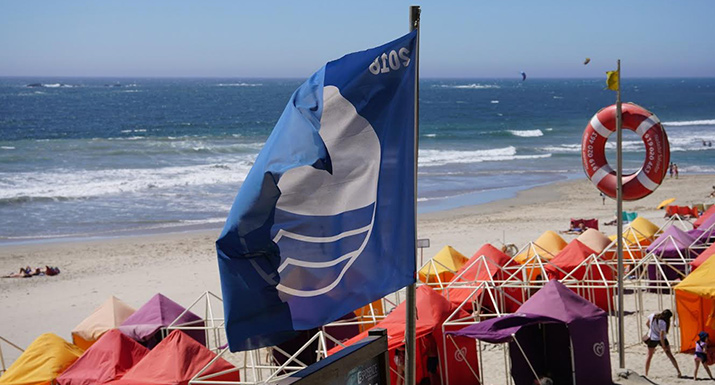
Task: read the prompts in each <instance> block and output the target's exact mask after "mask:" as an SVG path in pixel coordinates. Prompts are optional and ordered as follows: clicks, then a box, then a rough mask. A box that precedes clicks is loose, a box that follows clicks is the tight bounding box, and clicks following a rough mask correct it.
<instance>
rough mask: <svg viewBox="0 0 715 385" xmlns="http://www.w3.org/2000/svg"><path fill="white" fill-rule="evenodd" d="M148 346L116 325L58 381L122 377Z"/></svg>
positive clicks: (87, 383)
mask: <svg viewBox="0 0 715 385" xmlns="http://www.w3.org/2000/svg"><path fill="white" fill-rule="evenodd" d="M147 353H149V349H147V348H145V347H143V346H141V345H140V344H139V343H138V342H136V341H134V340H133V339H131V338H129V337H127V336H126V335H124V334H123V333H122V332H120V331H119V330H117V329H113V330H110V331H108V332H106V333H104V334H103V335H102V337H100V338H99V340H97V341H96V343H94V344H93V345H92V346H91V347H90V348H89V349H87V351H85V352H84V354H83V355H82V357H80V358H79V359H78V360H77V361H75V363H74V364H72V366H70V367H69V368H68V369H67V370H65V372H64V373H62V374H61V375H60V376H59V377H57V383H58V384H59V385H99V384H106V383H108V382H110V381H113V380H117V379H120V378H122V376H124V374H125V373H126V372H127V371H128V370H129V369H131V368H132V367H133V366H134V365H136V364H137V363H139V361H141V360H142V358H144V356H146V355H147Z"/></svg>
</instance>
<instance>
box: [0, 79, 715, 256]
mask: <svg viewBox="0 0 715 385" xmlns="http://www.w3.org/2000/svg"><path fill="white" fill-rule="evenodd" d="M301 82H302V81H301V80H297V79H126V78H123V79H100V78H79V79H73V78H0V241H4V242H18V241H27V240H38V239H47V238H56V237H67V236H71V237H87V236H112V235H121V234H125V233H127V232H129V233H145V232H147V231H176V230H178V229H184V228H187V227H192V226H193V227H197V226H198V227H206V226H214V227H218V226H220V225H221V224H222V223H223V221H224V220H225V218H226V215H227V214H228V210H229V209H230V207H231V203H232V202H233V199H234V197H235V195H236V192H237V191H238V189H239V188H240V186H241V183H242V181H243V180H244V178H245V177H246V175H247V173H248V171H249V170H250V168H251V165H252V164H253V161H254V160H255V158H256V156H257V154H258V152H259V151H260V149H261V148H262V146H263V143H264V142H265V140H266V138H267V137H268V135H269V134H270V132H271V130H272V128H273V126H274V124H275V123H276V121H277V120H278V118H279V116H280V114H281V112H282V111H283V108H284V107H285V104H286V102H287V101H288V99H289V97H290V95H291V94H292V92H293V91H294V90H295V89H296V88H297V87H298V86H299V85H300V84H301ZM622 83H623V100H624V101H633V102H635V103H637V104H640V105H642V106H643V107H645V108H647V109H649V110H651V111H652V112H654V113H655V114H656V115H657V116H658V117H659V118H660V119H661V120H662V121H663V122H664V125H665V128H666V130H667V133H668V137H669V139H670V146H671V151H672V153H671V160H672V161H673V162H675V163H677V164H678V166H679V170H680V173H681V174H693V173H714V172H715V147H712V146H708V144H709V143H711V142H715V109H714V108H713V106H715V79H624V80H623V82H622ZM28 85H32V86H28ZM614 101H615V93H614V92H613V91H609V90H606V89H605V81H604V79H528V80H527V81H521V80H520V79H448V80H444V79H432V80H430V79H427V80H422V81H421V83H420V138H419V140H420V153H419V190H418V210H419V211H420V212H428V211H435V210H444V209H449V208H454V207H459V206H463V205H470V204H477V203H484V202H488V201H491V200H495V199H501V198H506V197H510V196H513V195H514V194H515V193H516V192H517V191H518V190H521V189H525V188H529V187H533V186H537V185H543V184H548V183H553V182H556V181H561V180H566V179H569V178H585V175H584V173H583V170H582V167H581V161H580V159H581V158H580V142H581V136H582V134H583V130H584V128H585V126H586V124H587V123H588V121H589V119H590V118H591V117H592V116H593V114H595V113H596V112H597V111H598V110H599V109H601V108H603V107H605V106H608V105H610V104H612V103H614ZM614 136H615V135H614ZM703 143H704V144H703ZM614 149H615V140H610V141H609V143H608V152H609V154H608V157H609V159H610V160H611V162H613V160H614V159H615V155H614V151H615V150H614ZM624 150H625V155H624V167H625V169H626V171H627V172H628V171H630V172H633V171H635V170H637V169H638V168H639V167H640V165H641V163H642V161H643V156H644V146H643V144H642V142H641V140H640V139H639V138H638V137H637V136H636V135H635V134H633V133H629V132H626V133H625V134H624ZM704 188H705V189H707V188H709V185H708V186H705V187H704ZM594 196H595V197H596V196H597V192H596V190H594ZM594 199H595V198H594Z"/></svg>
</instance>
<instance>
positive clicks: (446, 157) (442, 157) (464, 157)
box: [419, 146, 551, 167]
mask: <svg viewBox="0 0 715 385" xmlns="http://www.w3.org/2000/svg"><path fill="white" fill-rule="evenodd" d="M550 156H551V154H539V155H517V154H516V147H514V146H509V147H503V148H494V149H489V150H474V151H457V150H420V158H419V164H420V166H423V167H430V166H442V165H445V164H450V163H481V162H497V161H509V160H517V159H540V158H548V157H550Z"/></svg>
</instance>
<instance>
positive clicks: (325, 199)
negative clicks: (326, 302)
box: [254, 86, 381, 297]
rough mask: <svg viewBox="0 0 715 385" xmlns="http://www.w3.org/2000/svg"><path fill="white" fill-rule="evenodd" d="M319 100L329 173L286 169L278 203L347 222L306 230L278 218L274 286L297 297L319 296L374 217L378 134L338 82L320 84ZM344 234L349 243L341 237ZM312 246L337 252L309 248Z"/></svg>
mask: <svg viewBox="0 0 715 385" xmlns="http://www.w3.org/2000/svg"><path fill="white" fill-rule="evenodd" d="M323 103H324V104H323V106H324V107H323V114H322V116H321V119H320V131H319V133H320V136H321V138H322V139H323V141H324V143H325V145H326V147H327V149H328V154H329V155H330V159H331V162H332V168H333V173H332V174H330V173H328V172H327V171H325V170H319V169H316V168H314V167H312V166H302V167H298V168H294V169H291V170H289V171H287V172H286V173H285V174H284V175H283V176H282V177H281V179H280V181H279V182H278V187H279V188H280V190H281V196H280V198H279V199H278V203H277V205H276V208H277V209H278V210H282V211H285V212H287V213H292V214H298V215H301V216H309V217H311V216H317V217H327V216H342V217H344V220H343V223H348V224H349V225H348V228H347V229H346V228H344V227H341V228H340V229H341V230H342V231H341V232H339V233H334V232H333V231H334V228H311V229H310V234H306V233H300V232H297V231H294V230H291V229H290V227H289V226H288V228H286V227H284V226H283V225H285V224H281V223H276V225H275V226H274V229H273V231H274V232H275V235H274V237H273V242H275V243H276V244H278V246H279V247H280V249H281V257H282V258H281V261H282V263H281V265H280V267H279V268H278V274H279V275H280V276H281V283H279V284H278V285H277V289H278V290H279V291H281V292H283V293H286V294H290V295H294V296H298V297H314V296H318V295H321V294H325V293H327V292H329V291H330V290H332V289H333V288H334V287H335V286H337V285H338V284H339V283H340V280H341V279H342V278H343V276H344V275H345V273H346V272H347V270H348V269H349V268H350V266H351V265H352V264H353V262H354V261H355V260H356V259H357V258H358V257H359V256H360V254H361V253H362V251H363V249H364V248H365V245H366V244H367V242H368V240H369V239H370V234H371V232H372V228H373V225H374V221H375V207H376V204H375V203H376V199H377V183H378V180H379V175H380V159H381V157H380V141H379V139H378V137H377V134H376V133H375V130H374V129H373V128H372V126H371V125H370V123H369V122H368V121H367V120H366V119H364V118H363V117H362V116H360V115H359V114H358V113H357V110H356V109H355V107H354V106H353V105H352V104H351V103H350V102H349V101H348V100H346V99H345V98H344V97H343V96H342V95H341V94H340V91H339V90H338V89H337V88H336V87H334V86H327V87H325V88H324V89H323ZM365 211H369V215H368V216H365V215H364V212H365ZM351 214H352V215H351ZM287 225H290V223H288V224H287ZM318 227H319V226H318ZM316 231H317V232H318V234H316V233H315V232H316ZM348 238H352V239H353V242H343V241H345V240H346V239H348ZM356 238H357V240H358V241H357V242H355V240H356ZM340 242H342V243H343V245H338V243H340ZM351 245H352V246H353V247H350V246H351ZM316 247H318V248H319V249H320V250H325V249H329V250H331V251H332V252H333V253H336V252H338V253H340V255H331V254H330V253H325V255H322V256H319V254H320V253H310V252H309V250H311V249H314V248H316ZM303 253H305V254H303ZM254 267H256V268H259V267H258V266H257V265H254ZM264 277H266V278H269V277H267V276H266V275H265V274H264ZM270 278H271V279H272V277H270ZM318 281H319V282H322V283H319V282H318ZM316 284H317V286H316Z"/></svg>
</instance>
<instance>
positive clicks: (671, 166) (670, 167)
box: [668, 162, 673, 178]
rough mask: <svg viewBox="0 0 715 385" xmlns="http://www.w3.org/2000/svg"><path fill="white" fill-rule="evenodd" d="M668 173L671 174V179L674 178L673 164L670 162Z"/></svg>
mask: <svg viewBox="0 0 715 385" xmlns="http://www.w3.org/2000/svg"><path fill="white" fill-rule="evenodd" d="M668 172H669V173H670V177H671V178H672V177H673V162H670V166H668Z"/></svg>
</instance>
